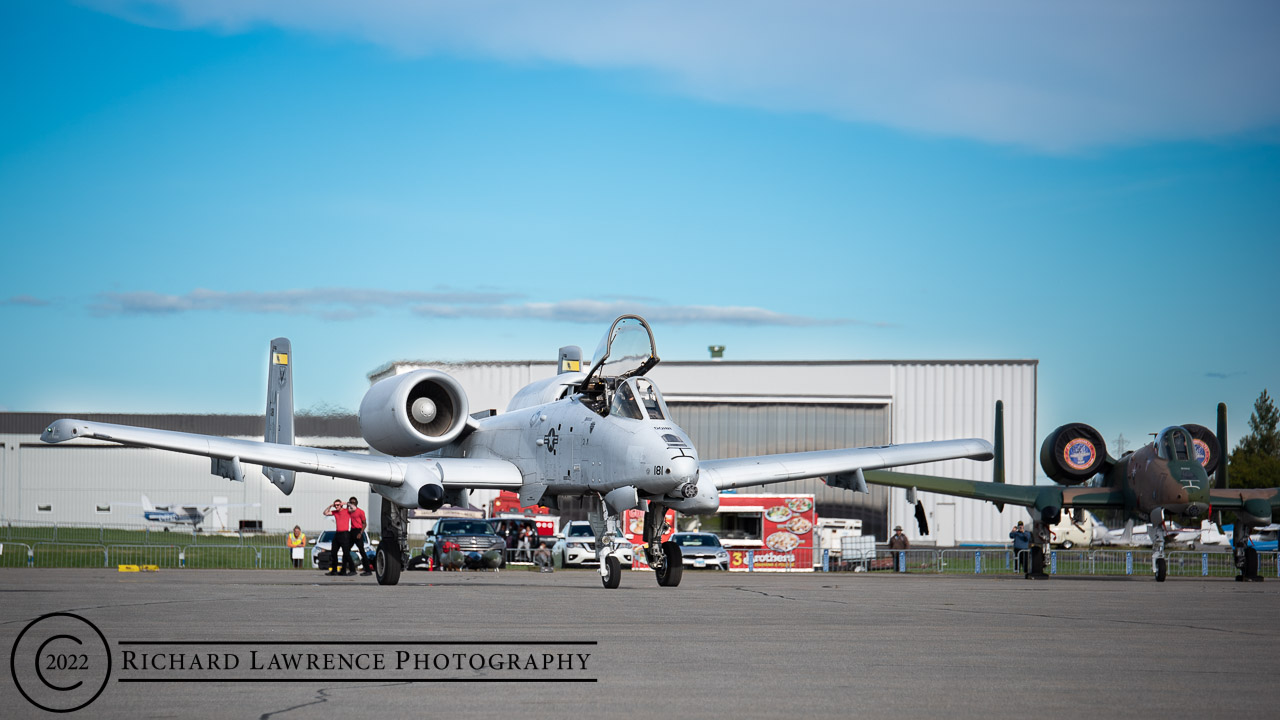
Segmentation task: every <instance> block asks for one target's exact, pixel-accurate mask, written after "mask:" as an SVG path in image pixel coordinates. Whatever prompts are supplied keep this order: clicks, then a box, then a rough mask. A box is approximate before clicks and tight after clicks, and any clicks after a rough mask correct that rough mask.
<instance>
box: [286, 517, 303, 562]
mask: <svg viewBox="0 0 1280 720" xmlns="http://www.w3.org/2000/svg"><path fill="white" fill-rule="evenodd" d="M285 542H286V543H288V544H289V548H290V550H289V554H290V555H292V556H293V566H294V567H296V568H299V567H302V557H301V556H302V553H299V552H294V551H293V548H305V547H306V546H307V536H306V534H304V533H303V532H302V528H300V527H298V526H297V525H294V526H293V532H291V533H289V535H288V537H286V538H285Z"/></svg>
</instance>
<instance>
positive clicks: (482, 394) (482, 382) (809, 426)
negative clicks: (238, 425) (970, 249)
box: [369, 360, 1038, 545]
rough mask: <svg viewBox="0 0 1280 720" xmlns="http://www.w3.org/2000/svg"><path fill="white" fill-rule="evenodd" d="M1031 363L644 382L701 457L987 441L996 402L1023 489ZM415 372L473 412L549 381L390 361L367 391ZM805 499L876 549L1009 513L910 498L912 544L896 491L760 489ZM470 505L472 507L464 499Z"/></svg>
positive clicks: (809, 484) (802, 367)
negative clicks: (919, 520)
mask: <svg viewBox="0 0 1280 720" xmlns="http://www.w3.org/2000/svg"><path fill="white" fill-rule="evenodd" d="M1037 367H1038V361H1036V360H947V361H914V360H883V361H792V362H743V361H698V362H669V361H664V362H662V363H661V364H660V365H658V366H657V367H656V368H654V369H653V370H652V371H651V372H650V373H649V377H651V378H653V380H654V382H655V383H656V384H657V385H658V387H659V388H661V390H662V392H663V394H664V396H665V397H666V400H667V404H668V405H669V406H670V408H671V412H672V414H673V415H674V418H673V419H674V420H675V421H676V422H677V423H679V424H680V426H681V427H683V428H684V429H685V430H686V431H687V432H688V433H689V436H690V437H691V439H692V440H693V442H694V444H695V445H696V446H697V448H698V452H699V454H700V456H701V457H703V458H706V459H713V458H724V457H745V456H752V455H764V454H770V453H785V452H800V451H806V450H827V449H835V448H846V447H860V446H870V445H885V444H889V443H906V442H920V441H926V440H945V439H952V438H961V437H983V438H987V439H991V438H992V436H993V429H994V423H995V420H994V415H995V402H996V400H1003V401H1004V406H1005V446H1006V453H1007V455H1006V463H1007V465H1006V475H1007V479H1008V482H1010V483H1016V484H1028V485H1029V484H1032V483H1034V482H1035V465H1034V463H1035V437H1036V424H1035V417H1036V371H1037ZM419 368H433V369H437V370H441V371H443V372H446V373H448V374H450V375H452V376H453V377H455V378H456V379H457V380H458V381H459V382H461V384H462V386H463V388H465V389H466V391H467V396H468V402H469V405H470V408H471V410H472V411H473V412H475V411H482V410H486V409H494V410H497V411H498V412H502V411H504V410H505V409H506V407H507V403H508V402H509V401H510V399H511V397H512V396H514V395H515V393H516V391H518V390H519V389H520V388H521V387H523V386H524V385H526V384H528V383H530V382H533V381H534V380H540V379H543V378H546V377H550V376H551V375H553V374H554V373H555V372H556V369H557V365H556V363H555V362H554V361H546V362H538V361H515V362H482V361H477V362H465V363H445V362H434V361H396V362H391V363H388V364H387V365H385V366H383V367H381V368H379V369H377V370H375V371H374V372H373V373H371V374H370V375H369V379H370V381H372V382H377V381H378V380H381V379H383V378H385V377H389V376H392V375H398V374H402V373H405V372H410V371H412V370H417V369H419ZM901 469H902V470H904V471H907V472H917V473H925V474H934V475H944V476H948V477H956V478H965V479H971V480H989V479H990V478H991V464H990V463H977V462H973V461H967V460H956V461H951V462H945V463H934V464H930V465H920V466H913V467H908V468H901ZM760 491H761V492H783V493H789V492H796V493H812V494H813V495H814V496H815V499H816V503H817V508H818V513H819V515H820V516H822V517H855V518H861V519H862V520H863V528H864V530H865V531H866V532H869V533H874V534H875V535H876V536H877V537H878V538H880V539H881V540H883V539H886V538H887V536H888V531H889V529H890V528H892V527H893V526H894V525H902V526H903V528H904V530H906V532H907V534H908V537H910V538H912V540H913V541H924V542H926V543H928V542H936V543H937V544H939V545H954V544H957V543H965V542H1007V541H1008V535H1009V529H1010V527H1011V526H1012V525H1013V524H1014V523H1016V522H1017V520H1019V519H1024V518H1026V517H1027V516H1026V514H1025V511H1023V510H1022V509H1021V508H1006V509H1005V510H1004V512H997V511H996V509H995V507H994V506H992V505H991V504H990V503H986V502H980V501H974V500H964V499H960V498H952V497H947V496H941V495H933V494H929V493H921V495H920V498H921V500H922V501H923V503H924V507H925V510H926V513H927V515H928V519H929V526H930V535H929V536H921V535H920V534H919V532H918V530H917V524H916V522H915V520H914V508H913V506H910V505H908V504H907V502H906V494H907V493H906V491H905V490H900V489H889V488H884V487H877V486H873V489H872V492H871V493H870V494H869V495H860V494H857V493H853V492H849V491H847V490H841V489H837V488H831V487H828V486H827V485H826V484H825V483H824V482H822V481H821V480H819V479H814V480H802V481H796V482H790V483H783V484H779V485H774V486H770V487H768V488H761V490H760ZM473 495H475V496H477V497H473V500H472V503H473V504H475V505H481V504H482V503H483V500H484V498H483V497H482V496H479V495H480V494H479V493H475V494H473Z"/></svg>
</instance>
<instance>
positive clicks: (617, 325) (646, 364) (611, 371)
mask: <svg viewBox="0 0 1280 720" xmlns="http://www.w3.org/2000/svg"><path fill="white" fill-rule="evenodd" d="M592 359H593V361H594V362H595V365H593V366H592V367H591V372H589V373H588V374H587V384H590V383H591V382H593V381H599V380H603V379H610V378H628V377H632V376H633V375H644V374H645V373H647V372H649V370H650V368H652V367H653V366H654V365H657V364H658V351H657V348H656V346H655V343H654V342H653V331H652V330H650V329H649V323H647V322H645V321H644V318H642V317H640V316H639V315H623V316H622V317H620V318H618V319H617V320H614V321H613V325H610V326H609V332H607V333H605V335H604V337H603V338H601V339H600V344H599V345H597V346H596V352H595V355H594V356H593V357H592Z"/></svg>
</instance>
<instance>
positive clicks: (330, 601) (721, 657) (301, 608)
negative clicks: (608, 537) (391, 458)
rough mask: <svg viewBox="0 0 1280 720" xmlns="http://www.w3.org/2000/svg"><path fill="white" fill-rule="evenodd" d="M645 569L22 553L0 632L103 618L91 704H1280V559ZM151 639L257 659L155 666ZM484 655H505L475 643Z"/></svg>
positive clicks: (457, 712) (714, 709)
mask: <svg viewBox="0 0 1280 720" xmlns="http://www.w3.org/2000/svg"><path fill="white" fill-rule="evenodd" d="M622 582H623V584H622V587H621V588H620V589H618V590H614V591H607V590H605V589H603V588H602V587H601V586H600V582H599V580H598V578H597V576H596V575H594V574H593V573H591V572H589V571H561V572H556V573H552V574H539V573H533V572H527V571H523V570H508V571H504V572H501V573H421V572H414V573H406V575H405V576H404V579H403V582H402V583H401V584H400V585H398V586H395V587H379V586H377V585H376V584H375V583H373V582H372V578H330V577H324V576H323V575H321V574H319V573H313V572H310V571H296V572H288V571H191V570H186V571H182V570H178V571H174V570H170V571H162V572H159V573H141V574H134V573H127V574H126V573H118V572H114V571H106V570H31V569H9V570H0V595H2V596H3V600H2V601H0V639H3V644H4V647H5V648H6V649H13V648H15V640H16V639H17V638H18V636H19V633H21V632H22V631H23V629H24V627H26V626H27V625H28V624H29V623H31V621H33V620H34V619H36V618H37V617H39V616H41V615H44V614H46V613H52V612H69V613H74V614H75V615H79V616H81V617H83V618H84V619H85V620H87V621H89V622H90V623H92V624H93V625H95V626H96V627H97V628H99V629H100V631H101V633H102V635H103V637H104V638H105V641H106V643H107V649H108V650H109V652H110V653H111V656H112V657H111V659H112V665H113V667H112V671H111V674H110V676H109V677H106V676H104V678H105V682H103V684H102V692H101V694H100V696H98V697H97V698H96V699H94V700H93V701H92V702H91V704H89V705H88V706H87V707H86V708H85V709H83V710H81V711H79V712H77V713H75V714H73V715H72V716H73V717H74V716H77V715H88V716H92V717H108V718H142V717H182V718H199V717H225V718H239V717H249V718H251V717H263V718H267V717H270V718H308V719H311V718H347V719H349V718H352V717H368V716H372V715H374V714H375V713H376V714H380V715H383V716H386V717H411V716H412V717H423V718H439V717H448V718H471V717H520V718H522V720H523V719H525V718H553V717H566V718H567V717H590V718H636V717H641V716H656V717H668V716H675V717H681V718H704V717H705V718H711V717H715V718H723V717H771V718H777V717H849V716H874V717H890V716H892V717H894V718H895V719H896V718H926V717H928V718H937V717H947V718H969V717H972V718H998V717H1014V716H1035V717H1066V716H1068V715H1070V716H1073V717H1089V716H1101V717H1116V716H1119V715H1122V714H1123V715H1125V716H1137V717H1171V716H1181V715H1187V714H1195V715H1197V716H1208V717H1225V716H1228V715H1232V714H1234V713H1237V712H1239V713H1247V714H1249V715H1269V714H1270V713H1271V712H1274V710H1275V707H1276V705H1277V701H1280V688H1278V686H1277V683H1276V682H1275V679H1274V672H1273V670H1274V668H1275V660H1274V657H1275V653H1276V650H1277V641H1278V640H1280V602H1278V600H1280V582H1277V581H1276V580H1275V579H1272V580H1271V581H1269V582H1264V583H1236V582H1232V581H1231V580H1216V579H1215V580H1199V579H1196V580H1191V579H1181V578H1171V579H1170V580H1169V581H1168V582H1166V583H1163V584H1157V583H1155V582H1154V581H1153V580H1151V579H1149V578H1115V579H1075V578H1055V579H1052V580H1046V581H1026V580H1023V579H1021V578H1014V577H1009V578H995V577H974V578H969V577H941V576H923V575H922V576H916V575H905V576H902V575H891V574H885V575H881V574H875V575H866V574H821V573H819V574H803V575H802V574H796V575H766V574H753V575H745V574H727V573H712V572H697V573H694V572H689V573H686V574H685V577H684V582H683V584H682V585H681V586H680V587H679V588H674V589H668V588H659V587H657V584H656V583H655V581H654V579H653V576H652V574H649V573H641V572H635V573H628V574H626V575H625V576H624V577H623V581H622ZM59 621H65V622H72V620H71V619H67V618H62V619H60V620H59ZM49 622H53V621H52V620H51V621H49ZM44 630H45V631H46V632H47V631H48V628H47V627H45V628H44ZM40 632H41V626H40V625H39V624H37V626H35V628H34V629H33V630H31V631H29V632H28V635H27V637H26V639H24V640H23V642H22V643H20V644H19V646H18V648H17V650H18V651H17V652H15V653H13V654H14V655H15V657H14V665H15V667H16V668H17V670H18V674H19V676H20V678H19V681H20V682H21V683H23V685H22V687H23V688H24V689H27V690H28V692H29V694H33V695H35V696H37V699H40V698H41V697H43V698H46V702H58V701H60V700H59V698H60V697H61V696H60V695H59V694H58V693H56V692H53V691H51V690H49V689H47V688H43V689H42V688H38V687H37V688H35V689H34V690H31V687H32V684H33V682H34V681H33V680H32V678H33V677H34V675H33V673H32V672H31V670H30V666H31V665H32V664H33V663H36V662H43V660H37V654H36V653H35V650H32V647H33V645H32V639H33V638H35V637H36V636H37V635H38V634H39V633H40ZM72 634H74V631H73V633H72ZM158 641H168V642H181V643H184V644H180V645H156V644H154V643H156V642H158ZM230 641H239V642H241V643H242V644H240V645H233V644H228V643H229V642H230ZM568 641H573V642H577V643H580V644H577V645H566V644H564V643H566V642H568ZM68 642H69V641H67V640H65V639H64V640H60V641H56V642H54V643H53V644H51V645H49V646H47V649H48V648H55V647H59V644H58V643H61V645H62V646H67V643H68ZM85 642H86V643H87V644H86V645H84V646H82V647H86V648H87V647H90V646H91V645H92V642H91V638H86V639H85ZM192 642H199V643H204V644H201V645H192V644H190V643H192ZM286 642H293V643H295V644H292V645H290V644H284V643H286ZM299 642H301V643H307V644H297V643H299ZM317 642H328V643H331V644H329V645H313V643H317ZM392 642H398V643H402V644H399V645H394V644H389V643H392ZM406 642H408V643H427V642H432V643H449V644H436V645H411V644H404V643H406ZM517 642H520V643H528V644H523V645H516V644H513V643H517ZM209 643H217V644H209ZM343 643H345V644H343ZM481 643H483V644H481ZM533 643H542V644H533ZM67 647H69V646H67ZM251 650H253V651H256V652H257V656H256V658H255V659H256V661H257V662H259V663H262V662H264V659H265V658H270V657H272V656H273V655H275V654H277V653H283V654H289V653H314V654H317V655H321V656H322V654H323V653H349V654H351V656H353V657H354V656H355V655H362V656H363V658H364V660H365V661H366V662H368V661H371V658H375V657H379V656H380V657H381V658H382V659H383V661H384V662H386V663H387V664H389V665H393V664H394V661H395V660H396V657H397V656H396V653H397V652H406V653H411V654H415V655H416V654H423V655H434V656H436V657H437V658H438V657H439V656H441V655H444V656H449V657H452V656H454V655H457V656H459V657H460V658H461V659H460V662H461V664H462V667H461V668H460V669H459V668H456V667H447V668H443V669H441V668H435V669H431V668H428V669H426V670H414V668H412V667H403V668H400V669H394V668H391V669H386V668H384V669H383V670H381V671H377V670H368V671H359V670H356V671H346V670H344V671H329V672H324V671H316V672H312V671H308V670H305V669H303V670H289V669H281V668H274V669H272V668H265V669H258V670H251V669H250V659H251V658H250V655H249V653H250V651H251ZM126 651H130V652H133V653H134V655H133V662H132V667H125V665H126V663H124V653H125V652H126ZM144 652H145V653H163V654H166V656H167V655H168V654H178V655H182V656H183V657H184V658H187V659H185V660H184V662H187V661H189V658H190V656H191V655H192V654H200V655H206V654H208V653H210V652H213V653H216V654H218V655H219V656H220V657H224V658H225V657H226V655H228V654H235V655H237V658H238V661H237V662H238V663H239V664H238V667H237V668H235V670H234V671H228V670H227V669H225V668H222V669H209V668H202V669H201V670H198V671H197V670H190V669H184V670H182V671H175V670H172V669H157V668H141V667H140V665H139V660H138V658H139V657H140V654H141V653H144ZM544 654H548V655H552V656H554V657H556V658H560V657H561V656H562V655H576V654H581V655H587V656H588V657H587V658H585V661H584V665H585V667H577V666H576V662H577V661H576V660H574V661H571V663H570V664H571V665H572V667H569V668H565V667H563V661H562V660H558V659H557V660H555V661H552V662H551V665H552V667H549V668H543V667H532V668H529V667H519V668H517V669H514V670H513V669H510V668H506V667H501V668H494V667H492V666H490V665H489V664H488V663H490V661H491V659H492V657H493V656H495V655H496V656H498V661H497V662H498V663H499V664H502V663H505V662H507V660H506V658H508V657H511V656H514V657H515V658H516V664H518V665H524V664H525V663H526V662H527V661H528V660H530V656H536V657H534V658H532V660H533V661H534V664H535V665H541V664H542V662H543V659H542V655H544ZM40 657H43V656H40ZM476 657H479V658H480V662H482V663H485V664H486V666H485V667H484V669H482V670H473V669H471V667H468V665H469V663H471V662H473V661H474V658H476ZM100 659H101V658H98V657H95V658H94V662H97V661H98V660H100ZM426 661H427V662H428V663H430V659H429V658H427V659H426ZM50 662H52V661H50ZM224 662H229V661H225V660H224ZM448 662H452V660H449V661H448ZM556 662H559V663H560V665H561V667H555V664H556ZM411 664H412V663H410V665H411ZM54 673H55V671H54V670H51V671H50V676H52V675H54ZM90 674H92V673H90ZM48 677H49V676H47V679H48ZM58 677H64V678H70V677H74V673H69V672H63V674H62V675H60V676H58ZM86 677H88V676H86ZM175 678H182V679H183V681H182V682H167V681H166V682H152V681H154V680H171V679H175ZM90 679H91V678H90ZM442 679H449V681H448V682H440V680H442ZM188 680H201V681H198V682H191V681H188ZM345 680H359V681H360V682H346V681H345ZM423 680H426V682H423ZM591 680H594V681H595V682H583V681H591ZM139 681H142V682H139ZM51 682H52V683H53V684H54V685H59V686H61V685H62V684H63V683H60V681H58V680H57V679H56V678H54V679H52V680H51ZM65 684H67V685H69V684H70V683H69V682H67V683H65ZM90 684H92V683H90ZM74 692H85V690H84V688H81V689H80V690H78V691H68V696H70V695H71V694H74ZM40 693H44V694H43V695H40ZM50 697H52V698H53V700H48V698H50ZM0 702H2V703H3V704H2V705H0V707H3V715H4V716H5V717H6V718H16V717H38V716H46V717H47V715H46V714H45V713H43V712H42V711H40V710H38V709H37V708H36V707H35V706H33V705H31V704H30V703H29V702H28V701H27V700H25V699H24V698H23V696H22V694H21V693H20V692H19V688H18V685H16V684H15V680H14V677H13V676H12V675H11V673H4V677H3V681H2V682H0ZM891 714H892V715H891Z"/></svg>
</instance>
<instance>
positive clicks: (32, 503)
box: [0, 412, 370, 535]
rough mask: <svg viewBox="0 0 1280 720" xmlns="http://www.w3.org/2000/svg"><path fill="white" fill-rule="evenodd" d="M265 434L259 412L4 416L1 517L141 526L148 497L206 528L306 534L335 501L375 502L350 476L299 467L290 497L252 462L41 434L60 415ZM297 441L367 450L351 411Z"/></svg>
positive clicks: (309, 421)
mask: <svg viewBox="0 0 1280 720" xmlns="http://www.w3.org/2000/svg"><path fill="white" fill-rule="evenodd" d="M64 417H73V418H81V419H84V420H94V421H98V422H107V423H115V424H118V425H138V426H141V427H151V428H159V429H162V430H177V431H180V432H189V433H199V434H202V435H221V436H225V437H232V438H241V439H246V440H261V439H262V435H263V425H264V420H263V417H262V416H261V415H133V414H101V413H75V412H68V413H15V412H9V413H0V442H2V443H3V447H4V450H3V452H4V454H3V455H2V456H0V519H3V520H4V521H7V522H14V523H25V524H33V525H65V524H92V525H144V524H146V521H145V520H144V518H143V508H142V507H140V505H141V502H142V497H143V496H146V497H147V498H148V500H149V501H150V502H151V503H153V504H154V505H156V506H170V507H174V508H182V507H195V508H198V509H201V510H202V511H203V510H205V509H206V508H212V511H211V512H207V513H205V514H206V515H207V516H208V517H207V519H206V520H205V521H204V522H203V524H202V528H203V529H205V530H221V529H229V530H236V529H238V528H239V527H240V522H241V521H248V522H250V523H260V525H250V526H251V527H260V528H261V529H263V530H266V531H272V530H274V531H283V530H288V529H290V528H292V527H293V526H294V525H300V526H302V528H303V530H305V531H306V532H307V533H308V535H310V534H311V532H313V531H315V530H323V529H327V528H331V527H332V525H333V523H332V521H331V520H329V519H328V518H325V517H324V516H323V515H322V512H323V511H324V508H326V507H328V506H329V505H330V504H331V503H332V502H333V501H334V499H335V498H342V499H343V500H345V499H347V498H349V497H351V496H353V495H354V496H355V497H357V498H359V499H360V502H361V505H362V506H363V507H366V508H367V507H368V506H369V494H370V493H369V486H368V485H366V484H364V483H360V482H355V481H352V480H338V479H334V478H330V477H324V476H321V475H310V474H303V473H299V474H298V483H297V486H296V487H295V488H294V491H293V493H292V494H291V495H285V494H284V493H282V492H280V491H279V490H278V489H277V488H276V487H275V486H274V485H272V484H271V483H270V482H268V481H267V479H266V478H265V477H263V475H262V473H261V472H260V469H259V468H258V466H256V465H249V464H247V463H246V466H245V473H244V476H245V481H244V482H243V483H238V482H232V481H229V480H226V479H224V478H222V477H218V476H215V475H213V474H211V473H210V463H209V460H208V458H203V457H197V456H194V455H182V454H179V453H172V452H166V451H163V450H153V449H149V448H137V447H124V446H120V445H114V444H109V443H102V442H96V441H92V440H73V441H71V442H66V443H60V444H57V445H49V444H47V443H43V442H41V441H40V433H41V432H42V431H43V430H44V429H45V427H47V426H48V425H49V423H51V422H53V421H54V420H57V419H58V418H64ZM295 422H296V431H297V436H296V442H297V443H298V444H299V445H309V446H312V447H323V448H330V449H334V450H353V451H357V452H367V451H368V445H366V444H365V442H364V440H362V439H361V438H360V432H359V430H358V428H357V422H356V418H355V416H354V415H345V416H307V415H299V416H298V417H297V418H296V420H295Z"/></svg>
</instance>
